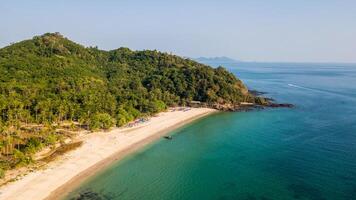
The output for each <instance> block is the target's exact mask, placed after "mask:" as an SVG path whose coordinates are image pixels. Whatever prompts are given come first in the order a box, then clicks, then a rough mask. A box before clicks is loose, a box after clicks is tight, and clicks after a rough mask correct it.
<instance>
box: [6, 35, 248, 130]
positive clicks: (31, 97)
mask: <svg viewBox="0 0 356 200" xmlns="http://www.w3.org/2000/svg"><path fill="white" fill-rule="evenodd" d="M0 73H1V76H0V92H1V93H0V113H1V117H0V121H1V122H2V123H4V122H8V121H12V120H18V121H21V122H22V121H28V122H36V123H44V122H57V121H63V120H74V121H81V122H82V123H87V124H89V123H90V121H91V120H93V119H92V118H93V117H95V115H101V116H102V117H103V115H109V116H110V117H111V118H113V119H115V120H116V121H117V123H118V125H122V124H124V123H126V122H128V121H130V120H132V119H134V118H136V117H138V116H139V115H141V114H150V113H155V112H158V111H160V110H163V109H165V108H166V106H172V105H184V104H187V103H189V102H190V101H192V100H194V101H201V102H206V103H209V104H210V105H211V104H213V103H220V104H225V103H231V104H236V103H238V102H241V101H251V99H253V98H250V97H249V94H248V91H247V89H246V87H245V86H244V85H243V84H242V82H241V81H240V80H238V79H237V78H236V77H235V76H234V75H233V74H231V73H229V72H228V71H226V70H225V69H224V68H222V67H219V68H216V69H213V68H211V67H209V66H206V65H203V64H200V63H197V62H194V61H192V60H189V59H183V58H181V57H178V56H174V55H170V54H167V53H161V52H158V51H149V50H146V51H131V50H130V49H128V48H119V49H116V50H111V51H103V50H99V49H97V48H93V47H90V48H86V47H84V46H82V45H79V44H76V43H74V42H72V41H70V40H68V39H66V38H65V37H63V36H62V35H60V34H59V33H47V34H44V35H42V36H35V37H33V39H31V40H25V41H22V42H19V43H15V44H12V45H10V46H7V47H5V48H2V49H0ZM107 117H108V116H107Z"/></svg>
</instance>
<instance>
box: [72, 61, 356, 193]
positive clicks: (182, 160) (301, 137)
mask: <svg viewBox="0 0 356 200" xmlns="http://www.w3.org/2000/svg"><path fill="white" fill-rule="evenodd" d="M210 64H212V65H218V63H210ZM224 66H225V67H228V68H229V70H230V71H232V72H233V73H234V74H236V75H237V76H238V77H239V78H241V79H242V80H243V81H244V82H245V83H246V84H247V86H248V87H249V88H251V89H255V90H259V91H264V92H267V94H265V95H266V96H268V97H272V98H274V99H276V100H277V101H278V102H283V103H293V104H295V105H296V107H295V108H293V109H287V108H278V109H265V110H258V111H257V110H256V111H251V112H239V113H218V114H214V115H212V116H208V117H206V118H203V119H200V120H198V121H195V122H193V123H191V124H189V125H187V126H184V127H182V128H180V129H178V130H175V131H173V132H171V133H170V134H171V135H173V138H174V139H173V140H169V141H168V140H164V139H162V140H159V141H157V142H155V143H153V144H151V145H149V146H147V147H146V148H144V149H142V150H140V151H138V152H137V153H135V154H132V155H130V156H128V157H126V158H125V159H123V160H121V161H119V162H117V163H114V164H113V165H112V166H111V167H109V168H108V169H107V170H105V171H102V172H100V173H98V174H97V175H96V176H94V177H92V178H90V179H89V180H87V181H86V182H85V183H83V184H82V185H81V186H80V187H79V188H75V189H73V191H72V192H71V193H70V195H69V196H68V197H67V199H76V198H77V197H79V196H80V195H82V198H81V199H115V200H119V199H120V200H131V199H137V200H144V199H148V200H156V199H157V200H165V199H167V200H168V199H169V200H178V199H179V200H180V199H184V200H185V199H187V200H196V199H211V200H223V199H241V200H271V199H276V200H277V199H278V200H279V199H280V200H289V199H300V200H306V199H310V200H322V199H325V200H326V199H328V200H351V199H356V65H352V64H285V63H284V64H283V63H230V64H224ZM84 196H86V197H84ZM77 199H79V198H77Z"/></svg>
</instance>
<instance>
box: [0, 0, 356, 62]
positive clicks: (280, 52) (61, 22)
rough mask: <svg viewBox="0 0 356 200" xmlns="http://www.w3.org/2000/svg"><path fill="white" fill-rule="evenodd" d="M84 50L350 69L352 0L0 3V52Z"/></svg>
mask: <svg viewBox="0 0 356 200" xmlns="http://www.w3.org/2000/svg"><path fill="white" fill-rule="evenodd" d="M46 32H60V33H61V34H62V35H64V36H65V37H67V38H69V39H71V40H73V41H76V42H78V43H81V44H83V45H85V46H98V47H99V48H100V49H105V50H111V49H116V48H119V47H123V46H124V47H129V48H131V49H134V50H142V49H156V50H159V51H164V52H172V53H174V54H178V55H181V56H186V57H192V58H195V57H201V56H204V57H216V56H227V57H231V58H234V59H237V60H244V61H259V62H356V0H189V1H188V0H116V1H114V0H61V1H58V0H22V1H21V0H0V47H4V46H7V45H9V44H10V43H12V42H17V41H21V40H24V39H30V38H32V37H33V36H35V35H42V34H44V33H46Z"/></svg>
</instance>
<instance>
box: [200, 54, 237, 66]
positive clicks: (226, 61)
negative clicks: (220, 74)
mask: <svg viewBox="0 0 356 200" xmlns="http://www.w3.org/2000/svg"><path fill="white" fill-rule="evenodd" d="M193 60H195V61H197V62H200V63H204V64H208V65H209V64H215V63H221V64H229V63H237V62H241V61H238V60H235V59H233V58H229V57H225V56H222V57H199V58H194V59H193Z"/></svg>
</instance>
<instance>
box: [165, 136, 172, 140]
mask: <svg viewBox="0 0 356 200" xmlns="http://www.w3.org/2000/svg"><path fill="white" fill-rule="evenodd" d="M163 138H164V139H167V140H171V139H173V138H172V136H169V135H166V136H163Z"/></svg>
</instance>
